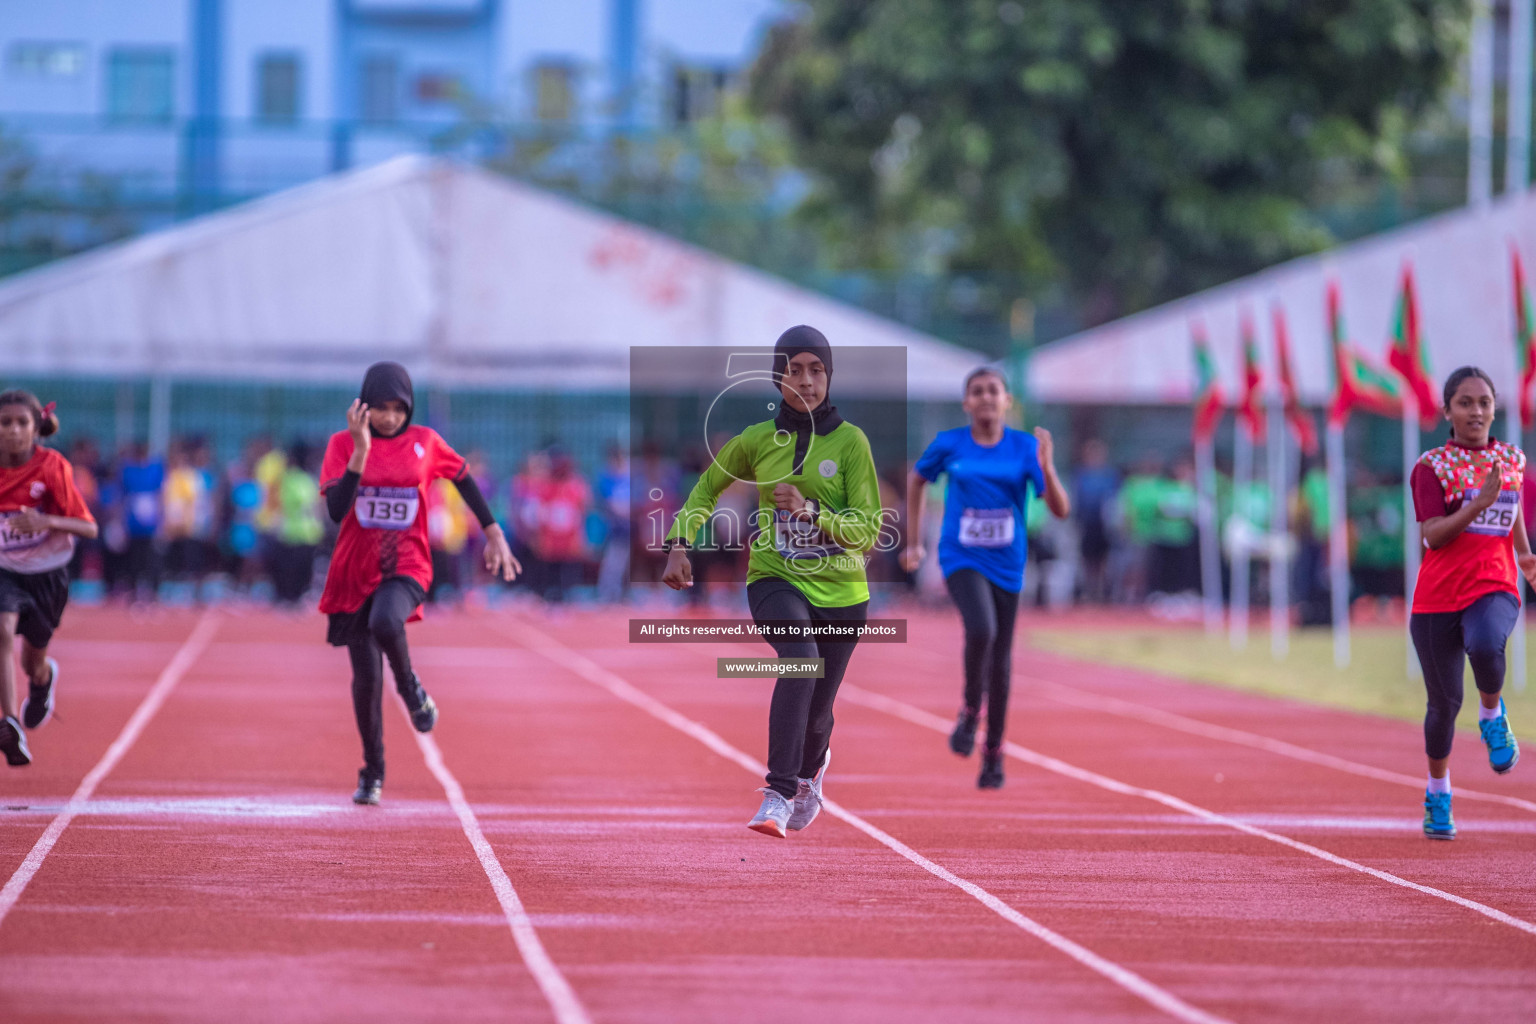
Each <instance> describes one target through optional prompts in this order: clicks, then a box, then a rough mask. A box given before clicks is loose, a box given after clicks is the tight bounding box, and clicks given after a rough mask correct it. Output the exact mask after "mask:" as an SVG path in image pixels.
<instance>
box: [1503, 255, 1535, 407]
mask: <svg viewBox="0 0 1536 1024" xmlns="http://www.w3.org/2000/svg"><path fill="white" fill-rule="evenodd" d="M1509 253H1510V256H1512V257H1513V258H1514V264H1515V363H1516V365H1517V366H1519V367H1520V425H1521V426H1522V427H1529V426H1531V425H1532V422H1533V420H1536V408H1533V406H1536V402H1533V401H1532V395H1531V385H1532V384H1533V383H1536V316H1533V310H1532V309H1531V295H1530V292H1529V291H1527V290H1526V287H1525V268H1524V267H1522V266H1521V265H1520V250H1519V249H1517V248H1516V247H1515V244H1514V243H1513V242H1511V243H1510V244H1509Z"/></svg>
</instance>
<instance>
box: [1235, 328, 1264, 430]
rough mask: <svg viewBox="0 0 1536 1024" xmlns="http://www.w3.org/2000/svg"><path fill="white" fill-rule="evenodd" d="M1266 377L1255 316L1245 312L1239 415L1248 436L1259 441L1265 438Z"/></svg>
mask: <svg viewBox="0 0 1536 1024" xmlns="http://www.w3.org/2000/svg"><path fill="white" fill-rule="evenodd" d="M1263 387H1264V376H1263V374H1262V373H1261V372H1260V370H1259V343H1258V341H1257V340H1255V338H1254V336H1253V316H1252V314H1250V313H1249V312H1248V310H1246V309H1245V310H1243V401H1242V404H1241V405H1239V406H1238V408H1237V414H1238V416H1239V417H1240V418H1241V419H1242V421H1243V423H1244V425H1245V426H1247V428H1248V436H1249V437H1251V438H1252V439H1253V440H1255V441H1257V440H1259V438H1261V437H1263V436H1264V414H1263V412H1262V411H1261V410H1260V408H1259V405H1260V403H1261V401H1262V400H1263V399H1262V391H1263Z"/></svg>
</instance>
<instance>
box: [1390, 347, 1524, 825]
mask: <svg viewBox="0 0 1536 1024" xmlns="http://www.w3.org/2000/svg"><path fill="white" fill-rule="evenodd" d="M1444 399H1445V409H1444V412H1445V418H1446V419H1447V420H1449V421H1450V424H1451V436H1450V439H1449V440H1448V441H1447V442H1446V443H1445V444H1444V445H1442V446H1440V447H1439V448H1435V449H1433V450H1431V451H1427V452H1425V453H1424V454H1423V455H1421V456H1420V457H1419V461H1418V463H1417V464H1415V465H1414V467H1413V474H1412V476H1411V477H1410V478H1409V483H1410V485H1411V487H1412V490H1413V507H1414V517H1415V518H1416V519H1417V520H1418V521H1419V527H1420V530H1421V531H1422V533H1423V537H1424V546H1425V548H1426V549H1427V550H1426V551H1425V552H1424V560H1423V562H1422V563H1421V565H1420V566H1419V579H1418V583H1417V585H1416V586H1415V589H1414V594H1413V611H1412V615H1411V617H1410V618H1409V620H1408V621H1409V633H1410V634H1411V635H1412V637H1413V646H1414V649H1415V650H1416V651H1417V652H1418V655H1419V665H1420V666H1421V667H1422V668H1423V671H1424V688H1425V690H1426V692H1427V695H1428V707H1427V710H1426V711H1425V715H1424V747H1425V753H1426V754H1428V756H1429V783H1428V787H1427V789H1426V792H1425V794H1424V834H1425V835H1426V836H1428V837H1429V838H1431V839H1454V838H1456V822H1455V819H1454V818H1453V817H1452V816H1451V777H1450V770H1449V767H1448V765H1449V761H1450V756H1451V739H1452V737H1453V735H1454V733H1455V729H1456V714H1457V712H1458V711H1460V710H1461V697H1462V676H1463V673H1464V672H1465V665H1466V663H1467V662H1468V661H1470V662H1471V663H1472V675H1473V678H1474V679H1475V680H1476V681H1477V690H1478V696H1479V697H1480V698H1481V703H1480V706H1479V708H1478V728H1479V730H1480V731H1481V732H1482V734H1483V743H1484V744H1485V745H1486V746H1487V748H1488V763H1489V764H1490V765H1491V766H1492V767H1493V770H1494V771H1496V772H1498V773H1499V774H1500V775H1502V774H1504V773H1505V772H1508V771H1510V770H1511V769H1513V768H1514V767H1515V763H1516V762H1518V761H1519V760H1520V745H1519V744H1518V743H1516V742H1515V737H1514V734H1513V733H1512V732H1510V729H1509V716H1508V715H1507V714H1506V713H1505V710H1504V701H1503V699H1502V698H1501V697H1500V693H1501V692H1502V691H1503V689H1504V645H1505V642H1506V641H1507V640H1508V639H1509V634H1510V631H1511V630H1512V629H1513V628H1514V626H1515V621H1516V618H1517V616H1518V615H1519V611H1520V591H1519V589H1518V587H1519V575H1520V573H1524V574H1525V578H1526V579H1528V580H1531V581H1532V582H1533V583H1536V555H1533V554H1532V553H1531V546H1530V541H1529V540H1528V538H1527V536H1526V532H1525V517H1524V515H1523V513H1522V512H1521V510H1520V487H1521V480H1522V477H1523V476H1524V473H1525V453H1524V452H1522V451H1521V450H1520V449H1519V448H1516V447H1515V446H1514V445H1511V444H1505V443H1503V442H1501V441H1497V440H1494V439H1492V438H1491V437H1489V428H1490V427H1491V426H1492V425H1493V414H1494V407H1495V403H1496V402H1497V396H1496V395H1495V394H1494V390H1493V381H1491V380H1490V379H1489V378H1488V375H1487V374H1486V373H1484V372H1483V371H1482V370H1479V369H1477V368H1476V367H1474V366H1463V367H1462V368H1461V369H1459V370H1457V371H1456V372H1455V373H1453V374H1451V376H1450V378H1449V379H1448V380H1446V382H1445V392H1444Z"/></svg>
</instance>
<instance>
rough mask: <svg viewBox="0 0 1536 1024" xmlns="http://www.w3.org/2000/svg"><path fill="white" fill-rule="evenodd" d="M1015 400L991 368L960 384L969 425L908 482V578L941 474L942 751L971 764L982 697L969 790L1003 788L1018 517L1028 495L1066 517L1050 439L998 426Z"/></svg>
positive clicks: (1018, 570)
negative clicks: (952, 707) (957, 663)
mask: <svg viewBox="0 0 1536 1024" xmlns="http://www.w3.org/2000/svg"><path fill="white" fill-rule="evenodd" d="M1012 404H1013V396H1012V395H1010V394H1009V393H1008V385H1007V383H1006V382H1005V381H1004V380H1003V377H1002V374H1000V373H998V372H997V371H996V370H994V369H992V368H990V367H982V368H981V369H979V370H975V371H972V373H971V375H970V376H969V377H967V378H966V379H965V398H964V400H963V402H962V406H963V408H964V409H965V414H966V416H968V417H969V418H970V421H971V422H970V425H969V426H965V427H956V428H955V429H953V430H945V431H943V432H941V433H940V434H939V435H938V436H937V437H935V438H934V439H933V443H931V444H930V445H929V446H928V449H927V450H926V451H924V452H923V454H922V457H921V458H919V459H918V460H917V464H916V465H915V466H914V467H913V469H912V474H911V476H910V477H908V479H907V515H908V518H909V522H908V526H907V548H906V550H905V551H903V552H902V556H901V564H902V567H903V568H905V569H906V570H907V571H908V572H916V571H917V568H918V566H920V565H922V563H923V559H924V558H925V557H926V556H927V551H926V550H925V549H924V547H923V542H922V536H923V493H924V491H925V490H926V489H927V487H928V485H929V484H931V483H933V482H934V481H935V480H937V479H938V478H939V474H940V473H946V474H948V476H949V484H948V487H947V488H946V489H945V493H944V529H943V532H942V533H941V534H940V535H939V567H940V568H941V569H943V571H944V584H945V586H946V587H947V588H948V589H949V595H950V597H952V598H953V599H954V602H955V606H956V607H958V608H959V609H960V618H961V620H962V621H963V622H964V623H965V703H964V704H963V705H961V707H960V714H959V716H958V718H957V720H956V722H955V729H954V731H953V732H952V733H950V736H949V749H951V750H953V751H954V752H955V753H957V754H959V755H960V756H961V757H969V756H970V753H971V751H972V750H973V749H975V747H976V723H977V720H978V719H979V718H980V717H981V699H982V693H983V691H985V693H986V697H987V739H986V746H985V747H984V748H983V749H982V758H981V774H980V776H979V777H978V778H977V780H976V785H978V786H979V787H981V788H982V789H997V788H999V787H1001V786H1002V784H1003V754H1002V746H1003V729H1004V726H1005V724H1006V722H1007V717H1008V689H1009V682H1010V677H1011V673H1012V669H1013V622H1014V617H1015V616H1016V615H1017V613H1018V610H1019V591H1021V590H1023V589H1024V550H1025V548H1024V545H1025V538H1024V517H1025V509H1026V506H1027V502H1028V500H1029V489H1030V488H1033V489H1034V492H1035V493H1036V494H1038V495H1042V496H1044V498H1045V504H1046V507H1048V508H1049V509H1050V510H1051V514H1052V515H1054V516H1055V517H1056V518H1058V519H1065V518H1067V516H1068V515H1070V514H1071V512H1072V504H1071V500H1070V499H1069V498H1068V497H1067V491H1066V488H1064V487H1063V486H1062V485H1061V480H1060V479H1059V478H1058V477H1057V476H1056V466H1055V464H1054V461H1053V459H1052V453H1053V449H1052V445H1051V434H1050V431H1048V430H1046V429H1044V428H1043V427H1036V428H1035V432H1034V434H1033V436H1031V435H1030V434H1026V433H1024V432H1023V431H1021V430H1014V429H1012V428H1011V427H1008V426H1005V425H1004V424H1003V419H1004V417H1006V416H1007V414H1008V409H1009V407H1010V406H1012Z"/></svg>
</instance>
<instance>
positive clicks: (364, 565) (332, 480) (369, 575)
mask: <svg viewBox="0 0 1536 1024" xmlns="http://www.w3.org/2000/svg"><path fill="white" fill-rule="evenodd" d="M352 449H353V445H352V435H351V434H349V433H348V432H347V431H345V430H339V431H337V432H336V433H334V434H332V435H331V440H330V443H329V444H327V445H326V447H325V461H324V462H323V463H321V466H320V480H321V484H320V493H321V494H324V493H325V492H326V491H327V490H329V489H330V488H332V487H334V486H336V485H337V484H338V483H340V482H341V478H342V476H343V475H345V473H346V471H347V460H349V459H350V458H352ZM464 472H465V466H464V459H463V458H462V457H460V455H459V453H458V452H456V451H454V450H453V449H452V448H450V447H448V442H447V441H444V440H443V439H442V438H441V437H439V436H438V435H437V432H436V431H435V430H432V429H431V428H430V427H419V426H410V427H406V428H405V429H404V430H402V431H401V432H400V433H399V434H397V435H395V436H394V437H387V438H379V437H376V438H374V439H373V446H372V447H371V448H370V449H369V451H368V463H367V465H365V466H364V467H363V476H362V479H361V480H359V481H358V486H357V499H356V500H355V501H353V502H352V508H351V509H350V510H348V512H347V515H346V517H345V518H344V519H342V521H341V532H340V533H339V534H337V537H336V551H335V553H333V554H332V555H331V568H330V571H329V572H327V573H326V576H325V591H324V593H322V594H321V595H320V610H321V611H322V612H324V613H326V614H328V615H329V614H331V613H333V612H355V611H357V610H358V609H359V608H361V607H362V605H363V602H364V601H366V600H367V599H368V595H370V594H372V593H373V592H374V591H375V590H377V589H378V587H379V584H380V583H382V582H383V581H384V580H386V579H388V578H389V577H391V576H409V577H411V578H412V579H414V580H415V581H416V582H417V583H420V584H421V586H422V589H426V588H428V587H430V586H432V551H431V548H430V547H429V546H428V543H427V514H426V513H427V494H426V492H427V485H428V484H430V483H431V482H432V481H433V480H436V479H439V478H441V477H446V478H447V479H449V480H459V479H462V478H463V476H464Z"/></svg>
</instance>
